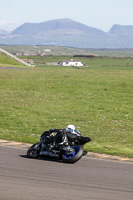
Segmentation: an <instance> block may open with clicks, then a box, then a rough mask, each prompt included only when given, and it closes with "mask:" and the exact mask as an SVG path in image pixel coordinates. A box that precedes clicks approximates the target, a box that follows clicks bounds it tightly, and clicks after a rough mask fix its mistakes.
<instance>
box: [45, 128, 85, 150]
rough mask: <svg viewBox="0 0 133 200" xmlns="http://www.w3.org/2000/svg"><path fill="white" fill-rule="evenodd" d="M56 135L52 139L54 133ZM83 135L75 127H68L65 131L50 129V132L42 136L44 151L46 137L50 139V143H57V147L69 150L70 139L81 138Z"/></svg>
mask: <svg viewBox="0 0 133 200" xmlns="http://www.w3.org/2000/svg"><path fill="white" fill-rule="evenodd" d="M54 132H55V133H56V135H55V136H53V137H50V135H51V134H52V133H54ZM80 136H81V134H80V132H79V131H77V130H76V129H75V126H74V125H68V126H67V127H66V128H65V129H49V131H45V132H44V133H43V134H42V135H41V142H42V149H43V147H44V146H45V145H44V143H45V139H44V138H45V137H47V139H49V141H50V142H52V141H55V146H56V147H61V146H62V147H63V148H65V150H67V148H68V149H69V147H68V138H71V139H73V138H75V137H80Z"/></svg>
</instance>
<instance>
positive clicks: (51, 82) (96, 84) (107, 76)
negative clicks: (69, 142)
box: [0, 58, 133, 158]
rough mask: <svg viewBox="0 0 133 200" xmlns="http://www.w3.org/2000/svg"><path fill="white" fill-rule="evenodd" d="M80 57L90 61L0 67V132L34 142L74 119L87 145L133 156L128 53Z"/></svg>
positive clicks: (132, 72)
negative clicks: (79, 65) (70, 64)
mask: <svg viewBox="0 0 133 200" xmlns="http://www.w3.org/2000/svg"><path fill="white" fill-rule="evenodd" d="M52 59H57V58H52ZM62 59H64V58H62ZM57 60H58V59H57ZM49 61H50V62H51V59H49ZM83 61H84V62H86V64H87V66H89V67H84V68H82V69H75V68H70V67H61V66H56V67H55V66H44V68H39V67H37V68H33V69H14V70H12V69H6V68H5V69H0V91H1V98H0V110H1V112H0V138H1V139H9V140H16V141H23V142H30V143H35V142H37V141H39V137H40V135H41V133H42V132H43V131H45V130H48V129H49V128H65V127H66V125H68V124H74V125H75V126H76V128H77V129H78V130H79V131H80V132H81V133H82V135H83V136H90V137H91V139H92V141H91V142H90V143H88V144H87V145H86V146H85V149H86V150H88V151H93V152H100V153H107V154H112V155H119V156H125V157H131V158H133V114H132V111H133V103H132V102H133V67H132V65H133V64H132V63H133V61H132V59H130V60H128V61H127V59H118V60H116V59H114V58H108V60H107V58H105V59H103V58H97V59H93V60H90V59H88V60H86V59H84V60H83ZM3 63H4V61H3ZM127 63H129V64H127ZM8 65H9V63H8V64H7V66H8ZM42 67H43V66H42Z"/></svg>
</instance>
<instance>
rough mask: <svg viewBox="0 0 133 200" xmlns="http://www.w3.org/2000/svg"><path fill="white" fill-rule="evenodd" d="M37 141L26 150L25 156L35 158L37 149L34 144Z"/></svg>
mask: <svg viewBox="0 0 133 200" xmlns="http://www.w3.org/2000/svg"><path fill="white" fill-rule="evenodd" d="M37 144H38V143H36V144H34V145H32V146H31V147H30V148H29V149H28V150H27V157H28V158H37V157H38V156H39V150H38V149H36V148H35V146H36V145H37Z"/></svg>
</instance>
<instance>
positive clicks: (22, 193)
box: [0, 146, 133, 200]
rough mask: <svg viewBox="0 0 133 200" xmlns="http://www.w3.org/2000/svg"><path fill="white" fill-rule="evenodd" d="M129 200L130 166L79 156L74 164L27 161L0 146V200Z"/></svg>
mask: <svg viewBox="0 0 133 200" xmlns="http://www.w3.org/2000/svg"><path fill="white" fill-rule="evenodd" d="M36 199H38V200H57V199H58V200H68V199H69V200H132V199H133V164H132V163H123V162H115V161H107V160H100V159H92V158H89V157H88V156H85V157H83V158H82V159H81V160H80V161H79V162H77V163H75V164H64V163H62V162H57V161H49V160H45V159H36V160H34V159H29V158H27V157H26V149H21V148H11V147H6V146H0V200H36Z"/></svg>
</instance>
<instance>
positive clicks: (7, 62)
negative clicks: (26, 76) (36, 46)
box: [0, 52, 27, 68]
mask: <svg viewBox="0 0 133 200" xmlns="http://www.w3.org/2000/svg"><path fill="white" fill-rule="evenodd" d="M0 67H8V68H9V67H20V68H27V66H24V65H22V64H20V63H19V62H17V61H16V60H13V59H11V58H10V57H8V56H6V55H5V54H3V53H1V52H0Z"/></svg>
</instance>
